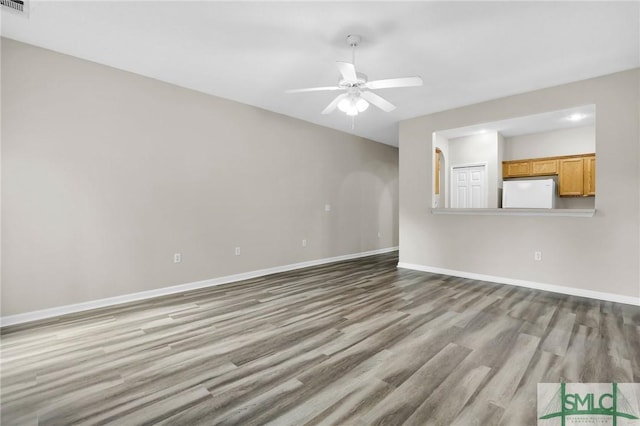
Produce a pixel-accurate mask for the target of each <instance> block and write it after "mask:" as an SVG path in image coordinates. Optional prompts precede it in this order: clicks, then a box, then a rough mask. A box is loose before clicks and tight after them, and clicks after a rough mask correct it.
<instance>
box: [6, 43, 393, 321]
mask: <svg viewBox="0 0 640 426" xmlns="http://www.w3.org/2000/svg"><path fill="white" fill-rule="evenodd" d="M212 78H214V77H213V76H212ZM2 142H3V144H2V220H3V221H2V237H3V238H2V315H4V316H6V315H13V314H18V313H25V312H30V311H34V310H39V309H45V308H49V307H56V306H62V305H67V304H73V303H79V302H84V301H90V300H95V299H101V298H106V297H112V296H117V295H123V294H129V293H133V292H140V291H145V290H152V289H158V288H162V287H166V286H171V285H177V284H183V283H189V282H193V281H198V280H205V279H210V278H215V277H222V276H227V275H231V274H237V273H242V272H248V271H254V270H259V269H263V268H269V267H275V266H282V265H288V264H293V263H298V262H303V261H307V260H315V259H323V258H329V257H334V256H339V255H346V254H353V253H359V252H364V251H369V250H375V249H380V248H387V247H393V246H396V245H397V241H398V235H397V229H398V217H397V202H398V199H397V197H398V195H397V194H398V190H397V186H398V181H397V178H398V150H397V149H396V148H394V147H390V146H386V145H382V144H379V143H376V142H372V141H369V140H365V139H362V138H359V137H355V136H351V135H347V134H344V133H341V132H338V131H334V130H330V129H327V128H323V127H319V126H316V125H312V124H309V123H307V122H303V121H300V120H296V119H292V118H288V117H285V116H281V115H278V114H274V113H271V112H267V111H264V110H261V109H257V108H253V107H250V106H247V105H243V104H239V103H235V102H231V101H228V100H224V99H220V98H216V97H212V96H208V95H205V94H201V93H198V92H194V91H190V90H186V89H184V88H180V87H176V86H173V85H170V84H165V83H162V82H159V81H156V80H152V79H149V78H145V77H141V76H138V75H134V74H131V73H127V72H123V71H119V70H116V69H113V68H109V67H106V66H102V65H98V64H95V63H91V62H87V61H83V60H80V59H76V58H73V57H69V56H65V55H61V54H58V53H54V52H51V51H47V50H43V49H40V48H36V47H33V46H29V45H25V44H21V43H18V42H15V41H11V40H6V39H3V40H2ZM325 204H331V206H332V210H331V211H330V212H325V210H324V207H325ZM378 232H380V233H381V237H380V238H379V237H378ZM302 239H307V240H308V246H307V247H306V248H302V244H301V241H302ZM235 246H240V247H241V250H242V254H241V255H240V256H235V255H234V247H235ZM175 252H180V253H182V263H179V264H174V263H173V253H175Z"/></svg>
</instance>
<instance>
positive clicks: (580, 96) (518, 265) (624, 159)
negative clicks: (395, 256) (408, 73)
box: [400, 69, 640, 297]
mask: <svg viewBox="0 0 640 426" xmlns="http://www.w3.org/2000/svg"><path fill="white" fill-rule="evenodd" d="M639 83H640V70H638V69H636V70H630V71H626V72H622V73H616V74H612V75H609V76H604V77H600V78H596V79H590V80H585V81H580V82H576V83H572V84H567V85H563V86H558V87H553V88H549V89H545V90H539V91H535V92H531V93H525V94H521V95H517V96H511V97H508V98H503V99H498V100H493V101H489V102H484V103H481V104H476V105H471V106H467V107H463V108H458V109H454V110H450V111H444V112H440V113H436V114H432V115H428V116H422V117H417V118H415V119H411V120H406V121H403V122H401V123H400V262H403V263H407V264H413V265H419V266H423V267H432V268H445V269H450V270H455V271H462V272H467V273H476V274H485V275H491V276H495V277H504V278H510V279H520V280H526V281H533V282H538V283H546V284H553V285H561V286H566V287H573V288H577V289H586V290H592V291H600V292H606V293H613V294H618V295H623V296H632V297H633V296H635V297H639V296H640V280H639V278H640V275H639V274H640V271H639V267H640V249H639V244H640V239H639V235H640V232H639V231H640V211H639V209H640V205H639V203H640V199H639V191H638V186H639V185H638V183H639V182H640V180H639V170H638V166H639V164H640V143H639V138H640V132H639V129H638V127H639V120H638V118H639V116H640V106H639V100H640V84H639ZM591 103H593V104H595V105H596V109H597V111H598V113H597V116H596V126H595V128H596V143H597V156H598V157H597V158H598V163H597V175H596V187H597V197H596V205H595V207H596V209H597V212H596V214H595V216H594V217H593V218H579V217H540V216H535V217H534V216H528V217H520V216H470V215H464V216H462V215H461V216H453V215H433V214H431V212H430V197H429V194H430V193H431V188H432V185H433V184H432V181H431V179H432V176H433V172H432V161H431V159H432V154H431V152H430V151H431V140H432V136H431V135H432V133H433V132H434V131H437V130H440V129H451V128H457V127H464V126H468V125H471V124H476V123H482V122H491V121H497V120H502V119H507V118H513V117H520V116H524V115H529V114H538V113H543V112H547V111H554V110H559V109H565V108H569V107H573V106H577V105H586V104H591ZM535 250H542V252H543V260H542V261H541V262H535V261H534V259H533V252H534V251H535Z"/></svg>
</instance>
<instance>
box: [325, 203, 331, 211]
mask: <svg viewBox="0 0 640 426" xmlns="http://www.w3.org/2000/svg"><path fill="white" fill-rule="evenodd" d="M324 211H325V212H330V211H331V204H325V205H324Z"/></svg>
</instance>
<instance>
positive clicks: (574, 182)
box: [558, 157, 584, 197]
mask: <svg viewBox="0 0 640 426" xmlns="http://www.w3.org/2000/svg"><path fill="white" fill-rule="evenodd" d="M559 163H560V173H559V174H558V195H560V196H561V197H567V196H568V197H578V196H582V195H583V191H584V160H583V158H582V157H577V158H565V159H562V160H560V161H559Z"/></svg>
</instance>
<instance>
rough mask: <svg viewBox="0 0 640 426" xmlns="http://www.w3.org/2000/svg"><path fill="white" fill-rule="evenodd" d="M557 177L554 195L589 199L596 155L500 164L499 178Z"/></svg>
mask: <svg viewBox="0 0 640 426" xmlns="http://www.w3.org/2000/svg"><path fill="white" fill-rule="evenodd" d="M534 176H558V195H560V196H561V197H589V196H594V195H596V155H595V154H580V155H565V156H562V157H547V158H528V159H522V160H510V161H503V162H502V178H503V179H511V178H522V177H534Z"/></svg>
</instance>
